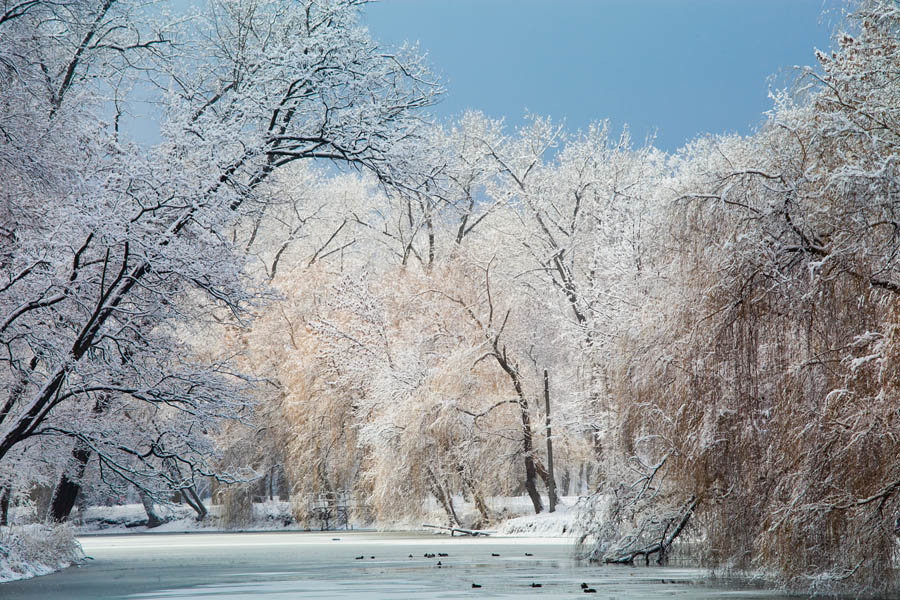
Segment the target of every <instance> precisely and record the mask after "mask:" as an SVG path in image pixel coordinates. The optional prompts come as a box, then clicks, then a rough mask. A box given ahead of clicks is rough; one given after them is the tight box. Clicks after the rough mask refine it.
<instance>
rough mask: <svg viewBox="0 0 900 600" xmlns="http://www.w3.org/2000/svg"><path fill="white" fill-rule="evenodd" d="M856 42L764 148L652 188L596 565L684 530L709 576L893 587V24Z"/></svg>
mask: <svg viewBox="0 0 900 600" xmlns="http://www.w3.org/2000/svg"><path fill="white" fill-rule="evenodd" d="M851 24H852V25H853V26H854V28H855V30H854V32H853V33H852V34H842V35H840V36H839V37H838V46H839V47H838V49H837V50H836V51H835V52H834V53H832V54H830V55H825V54H819V55H818V59H819V61H820V62H821V67H822V68H821V69H820V70H818V71H813V70H810V71H809V72H807V74H806V76H805V81H809V82H810V83H811V84H812V85H811V86H810V87H808V88H807V89H806V91H805V93H804V94H802V96H801V97H799V98H797V97H795V98H794V99H791V98H789V97H788V96H787V95H782V96H780V97H779V98H777V101H776V106H775V109H774V110H773V112H772V115H771V118H770V120H769V122H768V123H767V125H766V126H765V127H764V129H763V130H762V131H761V132H760V133H758V134H757V135H755V136H753V137H752V138H749V139H738V138H726V139H716V140H702V141H699V142H697V143H695V144H694V145H693V146H692V147H690V148H688V149H687V151H686V152H685V153H684V154H683V155H682V156H681V157H680V160H679V164H678V167H677V174H676V175H675V176H674V177H673V179H672V180H671V181H667V182H665V184H664V186H663V187H665V188H667V189H671V190H675V195H674V196H673V198H672V200H671V202H670V203H669V208H668V210H667V212H666V214H665V215H663V219H664V220H665V221H666V222H668V223H669V224H670V231H671V235H670V236H669V238H668V240H667V242H666V243H668V244H670V247H669V252H670V257H671V260H670V262H669V263H668V264H667V265H664V266H661V267H660V268H661V269H664V270H665V277H664V280H665V281H667V282H668V283H667V285H666V286H665V287H664V288H663V289H660V290H658V296H657V299H656V301H655V302H653V303H652V305H651V306H650V307H645V311H646V312H647V319H646V320H645V325H644V327H642V328H641V329H639V330H636V331H635V332H633V333H632V335H630V336H627V337H625V338H623V339H622V340H621V342H620V347H621V352H620V353H619V357H618V359H617V360H616V361H614V364H613V365H611V367H610V379H611V380H612V381H613V390H614V394H615V395H616V396H617V397H618V398H619V399H620V400H621V402H620V404H619V406H620V411H619V413H618V421H617V423H618V426H619V427H618V430H617V449H618V451H619V454H618V463H617V465H618V466H617V467H613V470H615V469H618V471H617V473H618V479H617V481H618V482H619V484H618V487H616V485H615V484H613V485H612V486H610V487H609V488H608V489H606V490H605V492H606V494H604V495H603V496H602V498H603V502H602V503H601V502H600V500H599V499H600V496H598V497H597V498H596V499H595V502H597V504H598V506H599V505H601V504H602V506H603V507H604V510H605V513H604V515H605V516H608V517H612V521H610V522H609V523H610V524H609V525H607V526H606V529H604V528H603V527H601V528H599V529H595V531H597V532H598V536H597V540H598V543H597V544H596V545H595V546H594V547H593V551H594V553H595V555H596V556H597V557H603V558H605V559H606V560H611V561H628V560H633V559H634V558H635V557H638V556H648V555H650V554H656V555H658V556H660V557H664V556H665V555H666V554H667V553H668V551H669V550H670V549H671V547H672V545H673V544H674V543H675V542H676V540H675V538H674V537H672V534H673V533H675V532H676V530H677V532H678V533H681V532H682V531H683V530H685V527H693V528H694V531H695V535H694V536H693V539H694V540H696V541H697V542H698V543H697V544H696V547H697V551H698V552H699V554H700V556H701V558H702V559H703V560H704V562H705V563H706V564H709V565H711V566H717V567H725V568H731V569H735V570H738V571H743V572H749V571H754V572H762V573H764V574H765V575H768V576H774V577H776V578H777V579H778V580H779V581H781V582H782V583H784V584H785V585H786V586H788V587H791V588H794V589H804V590H806V591H811V592H831V591H835V590H841V589H843V590H846V589H852V590H854V591H855V592H857V593H886V592H888V591H896V589H897V588H898V585H900V578H898V548H900V545H898V542H900V540H898V535H900V411H898V406H900V396H898V377H897V373H898V370H897V369H898V358H900V351H898V346H897V341H898V332H900V321H898V310H900V264H898V261H897V252H898V249H900V217H898V213H900V202H898V192H900V178H898V173H897V165H898V158H900V153H898V150H900V82H898V81H897V78H896V75H895V74H896V72H897V69H898V67H900V52H898V47H897V32H898V29H900V27H898V25H900V9H898V8H897V7H896V5H895V4H894V3H892V2H874V1H873V2H864V3H862V4H861V5H860V6H859V9H858V11H857V12H856V13H855V14H854V17H853V21H852V23H851ZM596 512H597V511H595V513H596ZM614 524H617V526H616V525H614ZM684 538H685V536H682V539H684Z"/></svg>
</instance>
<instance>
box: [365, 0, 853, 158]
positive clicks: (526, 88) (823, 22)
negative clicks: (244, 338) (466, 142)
mask: <svg viewBox="0 0 900 600" xmlns="http://www.w3.org/2000/svg"><path fill="white" fill-rule="evenodd" d="M841 6H842V3H841V2H840V1H839V0H382V1H380V2H377V3H374V4H371V5H369V6H367V7H366V9H365V12H364V14H363V17H362V19H363V22H364V23H365V24H367V25H368V27H369V32H370V34H371V35H372V36H373V37H374V38H375V39H377V40H379V41H380V42H382V43H387V44H389V45H397V44H400V43H402V42H403V41H410V42H419V45H420V48H421V50H424V51H427V52H428V55H429V60H430V63H431V66H432V68H433V69H434V70H435V71H436V72H437V73H438V74H439V75H440V76H441V79H442V81H443V82H444V84H445V86H446V88H447V90H448V92H447V94H446V96H445V98H444V99H443V101H442V102H441V103H440V105H438V106H437V107H435V109H434V112H435V113H436V114H437V115H438V116H439V117H441V118H450V117H453V116H456V115H459V114H461V113H462V112H463V111H465V110H466V109H468V108H474V109H478V110H481V111H483V112H485V113H486V114H487V115H489V116H491V117H495V118H499V117H505V118H506V122H507V123H508V124H510V125H513V126H516V125H518V124H520V123H521V122H522V116H523V114H524V113H525V111H526V110H527V111H530V112H532V113H535V114H539V115H546V116H551V117H553V118H554V119H565V121H566V125H567V127H568V128H569V129H571V130H576V129H585V128H586V127H587V126H588V124H589V123H590V122H592V121H596V120H600V119H609V120H610V121H611V123H612V125H613V128H614V131H617V132H618V131H620V130H621V127H622V125H623V124H626V123H627V124H628V125H629V127H630V128H631V131H632V134H633V136H634V137H635V138H639V139H638V140H636V141H643V138H644V137H645V136H646V135H647V134H649V133H651V132H654V131H655V132H656V142H655V143H656V145H657V147H659V148H662V149H663V150H667V151H675V150H677V149H678V147H680V146H682V145H683V144H684V143H685V142H687V141H689V140H691V139H693V138H694V137H696V136H697V135H699V134H703V133H725V132H735V131H736V132H738V133H741V134H747V133H751V132H752V131H753V129H754V128H755V127H756V126H757V125H758V124H759V123H760V122H761V120H762V118H763V117H762V114H763V112H765V111H766V110H768V109H769V108H770V107H771V100H770V99H769V98H768V93H769V90H770V87H776V88H777V87H784V85H785V83H786V82H789V81H790V77H792V76H793V74H794V71H793V67H794V65H813V64H814V63H815V58H814V56H813V49H814V48H819V49H821V50H827V49H828V48H829V47H830V37H831V34H832V33H833V31H834V28H835V26H837V25H838V24H839V23H840V21H841V14H840V7H841ZM823 10H825V11H827V12H826V13H825V15H824V16H823ZM773 76H774V78H775V79H774V80H773V79H771V78H772V77H773Z"/></svg>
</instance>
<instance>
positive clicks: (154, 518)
mask: <svg viewBox="0 0 900 600" xmlns="http://www.w3.org/2000/svg"><path fill="white" fill-rule="evenodd" d="M138 494H140V496H141V504H143V505H144V512H145V513H147V527H148V528H153V527H159V526H160V525H162V524H163V523H164V522H165V521H164V520H163V519H162V518H161V517H160V516H159V515H158V514H157V513H156V509H154V508H153V498H151V497H150V495H149V494H147V492H145V491H144V490H138Z"/></svg>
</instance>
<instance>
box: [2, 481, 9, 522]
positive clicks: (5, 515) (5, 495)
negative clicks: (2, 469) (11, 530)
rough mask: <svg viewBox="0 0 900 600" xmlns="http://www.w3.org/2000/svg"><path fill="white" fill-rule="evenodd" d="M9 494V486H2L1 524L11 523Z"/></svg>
mask: <svg viewBox="0 0 900 600" xmlns="http://www.w3.org/2000/svg"><path fill="white" fill-rule="evenodd" d="M9 496H10V490H9V488H8V487H4V488H0V525H2V526H6V525H9Z"/></svg>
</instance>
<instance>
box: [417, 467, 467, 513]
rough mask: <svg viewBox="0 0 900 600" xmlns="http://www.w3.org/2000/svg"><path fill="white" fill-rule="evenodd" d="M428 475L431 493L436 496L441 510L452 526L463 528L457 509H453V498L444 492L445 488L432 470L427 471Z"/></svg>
mask: <svg viewBox="0 0 900 600" xmlns="http://www.w3.org/2000/svg"><path fill="white" fill-rule="evenodd" d="M426 474H427V475H428V484H429V486H430V487H431V493H432V494H434V497H435V498H437V501H438V503H439V504H440V505H441V508H443V509H444V512H445V513H447V520H448V521H449V523H450V526H451V527H462V523H461V522H460V520H459V517H458V516H456V509H455V508H454V507H453V498H452V497H451V496H450V494H449V493H447V492H445V491H444V488H443V486H442V485H441V484H440V482H439V481H438V478H437V476H436V475H435V474H434V472H433V471H432V470H431V469H427V470H426Z"/></svg>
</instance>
